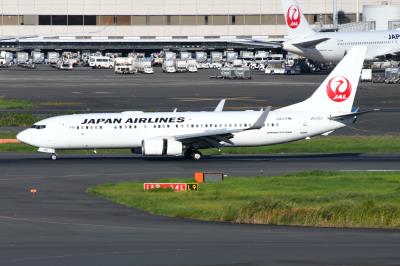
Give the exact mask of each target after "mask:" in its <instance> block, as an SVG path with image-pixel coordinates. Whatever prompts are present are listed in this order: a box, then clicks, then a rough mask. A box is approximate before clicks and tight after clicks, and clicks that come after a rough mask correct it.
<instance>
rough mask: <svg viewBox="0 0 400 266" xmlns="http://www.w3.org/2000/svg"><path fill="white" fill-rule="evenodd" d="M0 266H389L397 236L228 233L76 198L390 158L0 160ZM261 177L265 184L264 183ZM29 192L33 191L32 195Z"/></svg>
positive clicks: (376, 166) (276, 229) (248, 228)
mask: <svg viewBox="0 0 400 266" xmlns="http://www.w3.org/2000/svg"><path fill="white" fill-rule="evenodd" d="M0 165H1V174H0V191H1V193H0V204H1V207H0V247H1V248H0V265H30V266H32V265H54V266H57V265H85V266H88V265H96V266H99V265H130V266H131V265H396V264H397V263H398V262H399V261H400V253H399V252H398V251H399V250H400V231H398V230H356V229H328V228H302V227H284V226H265V225H236V224H229V223H214V222H199V221H192V220H185V219H173V218H167V217H158V216H154V215H150V214H147V213H144V212H141V211H137V210H133V209H128V208H126V207H123V206H118V205H116V204H113V203H111V202H109V201H107V200H104V199H100V198H96V197H94V196H93V195H89V194H87V193H85V190H86V188H87V187H89V186H92V185H96V184H101V183H109V182H119V181H127V180H141V181H153V180H156V179H158V178H160V177H186V178H190V177H192V175H193V173H194V172H195V171H199V170H201V171H212V172H215V171H221V172H224V173H225V174H228V175H235V176H250V175H266V176H267V175H276V174H285V173H289V172H294V171H304V170H312V169H324V170H336V169H342V170H345V171H354V170H370V171H380V170H396V171H400V155H399V154H385V155H379V154H377V155H364V154H330V155H276V156H275V155H274V156H265V155H262V156H261V155H260V156H213V157H205V159H204V160H203V161H200V162H193V161H187V160H182V159H176V158H163V159H157V158H154V159H143V158H141V157H135V156H133V157H130V156H115V155H112V156H110V155H101V156H100V155H93V156H83V155H82V156H80V155H62V156H60V158H59V160H57V161H51V160H49V159H48V157H47V156H45V155H42V154H19V153H15V154H14V153H2V154H0ZM266 178H267V177H266ZM30 188H37V189H38V194H37V195H36V196H32V195H31V194H30V192H29V189H30Z"/></svg>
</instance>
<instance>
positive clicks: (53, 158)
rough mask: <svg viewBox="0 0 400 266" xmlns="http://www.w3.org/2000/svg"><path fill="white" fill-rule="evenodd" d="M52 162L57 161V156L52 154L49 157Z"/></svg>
mask: <svg viewBox="0 0 400 266" xmlns="http://www.w3.org/2000/svg"><path fill="white" fill-rule="evenodd" d="M50 158H51V159H52V160H53V161H55V160H57V154H55V153H53V154H52V155H51V157H50Z"/></svg>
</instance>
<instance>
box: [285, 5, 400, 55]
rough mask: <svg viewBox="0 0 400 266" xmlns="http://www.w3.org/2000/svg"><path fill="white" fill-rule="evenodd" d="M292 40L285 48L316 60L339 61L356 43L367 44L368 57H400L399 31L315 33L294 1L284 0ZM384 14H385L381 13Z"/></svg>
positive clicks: (287, 24)
mask: <svg viewBox="0 0 400 266" xmlns="http://www.w3.org/2000/svg"><path fill="white" fill-rule="evenodd" d="M282 5H283V10H284V14H285V21H286V26H287V29H288V33H289V40H288V41H286V42H284V43H283V44H282V45H283V46H282V47H283V49H284V50H286V51H289V52H292V53H295V54H298V55H301V56H303V57H306V58H309V59H311V60H314V61H317V62H332V63H337V62H339V61H340V60H341V59H342V58H343V57H344V56H345V55H346V53H347V52H348V51H349V50H350V49H351V48H352V47H353V46H366V47H367V48H368V49H367V54H366V57H365V60H367V61H376V60H379V59H383V58H385V57H394V56H400V30H390V31H361V32H315V31H313V30H312V29H311V28H310V26H309V24H308V22H307V20H306V18H305V17H304V15H303V13H302V12H301V9H300V6H299V5H298V4H297V2H296V1H295V0H282ZM382 15H384V14H382Z"/></svg>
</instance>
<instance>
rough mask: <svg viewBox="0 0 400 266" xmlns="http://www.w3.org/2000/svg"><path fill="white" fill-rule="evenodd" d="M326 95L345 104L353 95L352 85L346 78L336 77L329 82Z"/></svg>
mask: <svg viewBox="0 0 400 266" xmlns="http://www.w3.org/2000/svg"><path fill="white" fill-rule="evenodd" d="M326 93H327V94H328V97H329V98H331V100H332V101H335V102H343V101H345V100H347V99H348V98H349V97H350V95H351V83H350V81H349V80H348V79H347V78H345V77H342V76H338V77H334V78H332V79H331V80H329V82H328V85H327V86H326Z"/></svg>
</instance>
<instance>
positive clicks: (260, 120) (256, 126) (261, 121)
mask: <svg viewBox="0 0 400 266" xmlns="http://www.w3.org/2000/svg"><path fill="white" fill-rule="evenodd" d="M271 108H272V107H271V106H268V107H267V108H265V110H264V111H263V112H262V114H261V115H260V117H259V118H258V119H257V121H256V122H255V123H254V124H253V125H252V126H251V127H249V128H248V129H247V130H251V129H260V128H262V127H263V126H264V125H265V120H266V119H267V117H268V114H269V112H270V111H271Z"/></svg>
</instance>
